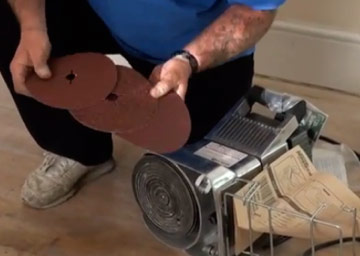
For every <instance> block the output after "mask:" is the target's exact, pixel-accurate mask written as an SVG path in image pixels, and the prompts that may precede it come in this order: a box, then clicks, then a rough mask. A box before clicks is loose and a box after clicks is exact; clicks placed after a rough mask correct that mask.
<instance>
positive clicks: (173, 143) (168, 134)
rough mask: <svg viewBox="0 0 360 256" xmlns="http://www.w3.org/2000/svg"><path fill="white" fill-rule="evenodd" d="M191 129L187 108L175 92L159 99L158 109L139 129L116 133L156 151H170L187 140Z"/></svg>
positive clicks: (176, 148) (140, 145) (178, 147)
mask: <svg viewBox="0 0 360 256" xmlns="http://www.w3.org/2000/svg"><path fill="white" fill-rule="evenodd" d="M190 131H191V121H190V115H189V112H188V109H187V107H186V105H185V103H184V102H183V100H182V99H181V98H180V97H179V96H178V95H177V94H175V93H170V94H168V95H166V96H164V97H162V98H160V99H159V106H158V111H157V112H156V113H155V115H154V117H153V118H152V119H151V121H150V122H149V123H148V125H147V126H146V127H144V128H143V129H141V130H138V131H135V132H132V133H125V134H117V135H118V136H120V137H122V138H124V139H125V140H127V141H129V142H131V143H133V144H134V145H137V146H139V147H142V148H145V149H147V150H150V151H154V152H157V153H171V152H174V151H176V150H178V149H180V148H181V147H182V146H184V145H185V143H186V142H187V140H188V138H189V136H190Z"/></svg>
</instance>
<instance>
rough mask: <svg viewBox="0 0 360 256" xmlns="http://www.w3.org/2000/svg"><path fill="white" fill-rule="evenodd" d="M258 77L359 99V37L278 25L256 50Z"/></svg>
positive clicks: (320, 29) (350, 34) (313, 28)
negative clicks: (276, 79) (306, 85)
mask: <svg viewBox="0 0 360 256" xmlns="http://www.w3.org/2000/svg"><path fill="white" fill-rule="evenodd" d="M255 60H256V65H255V70H256V73H257V74H259V75H265V76H269V77H274V78H279V79H285V80H289V81H294V82H301V83H307V84H313V85H318V86H323V87H328V88H331V89H336V90H341V91H345V92H349V93H354V94H358V95H360V35H359V34H355V33H348V32H342V31H337V30H331V29H324V28H316V27H313V26H306V25H302V24H295V23H289V22H282V21H276V22H275V23H274V24H273V26H272V28H271V29H270V31H269V32H268V34H267V35H266V36H265V37H264V38H263V39H262V40H261V42H260V43H259V45H258V46H257V50H256V56H255Z"/></svg>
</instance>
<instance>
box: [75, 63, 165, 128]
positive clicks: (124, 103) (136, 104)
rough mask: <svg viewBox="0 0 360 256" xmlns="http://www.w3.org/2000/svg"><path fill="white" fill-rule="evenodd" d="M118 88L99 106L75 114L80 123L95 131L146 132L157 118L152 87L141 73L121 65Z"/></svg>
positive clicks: (77, 111)
mask: <svg viewBox="0 0 360 256" xmlns="http://www.w3.org/2000/svg"><path fill="white" fill-rule="evenodd" d="M117 70H118V75H117V77H118V82H117V84H116V87H115V89H114V90H113V91H112V92H111V94H109V95H108V97H107V98H106V99H105V100H102V101H101V102H99V103H98V104H96V105H95V106H92V107H89V108H84V109H78V110H73V111H71V114H72V115H73V117H74V118H75V119H76V120H78V121H79V122H80V123H82V124H84V125H85V126H87V127H90V128H92V129H95V130H99V131H105V132H117V133H128V132H134V131H136V130H139V129H142V128H143V127H145V126H146V125H147V123H148V122H149V121H150V120H151V119H152V118H153V116H154V114H155V113H156V111H157V108H158V100H157V99H154V98H153V97H151V95H150V89H151V84H150V82H149V81H148V80H147V79H146V78H144V77H143V76H142V75H141V74H140V73H138V72H137V71H135V70H133V69H130V68H127V67H123V66H117Z"/></svg>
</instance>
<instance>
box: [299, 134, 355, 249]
mask: <svg viewBox="0 0 360 256" xmlns="http://www.w3.org/2000/svg"><path fill="white" fill-rule="evenodd" d="M320 140H323V141H326V142H328V143H331V144H335V145H340V143H339V142H337V141H335V140H333V139H331V138H328V137H326V136H320ZM354 152H355V154H356V156H357V157H358V158H359V159H360V154H359V153H358V152H356V151H354ZM355 241H356V242H358V243H360V237H355ZM349 242H353V238H352V237H345V238H343V243H349ZM339 244H340V240H339V239H337V240H333V241H329V242H326V243H322V244H318V245H316V246H315V251H321V250H324V249H327V248H330V247H332V246H334V245H339ZM311 255H312V248H309V249H307V250H306V251H305V252H304V253H303V256H311Z"/></svg>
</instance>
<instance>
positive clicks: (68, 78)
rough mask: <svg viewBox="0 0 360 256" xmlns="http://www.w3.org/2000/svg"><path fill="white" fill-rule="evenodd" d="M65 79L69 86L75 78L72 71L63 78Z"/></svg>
mask: <svg viewBox="0 0 360 256" xmlns="http://www.w3.org/2000/svg"><path fill="white" fill-rule="evenodd" d="M65 78H66V80H68V81H69V83H70V84H71V83H72V81H74V80H75V78H76V74H75V73H74V71H73V70H71V71H70V73H69V74H68V75H67V76H66V77H65Z"/></svg>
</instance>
